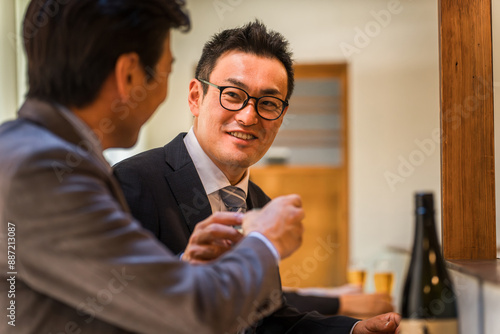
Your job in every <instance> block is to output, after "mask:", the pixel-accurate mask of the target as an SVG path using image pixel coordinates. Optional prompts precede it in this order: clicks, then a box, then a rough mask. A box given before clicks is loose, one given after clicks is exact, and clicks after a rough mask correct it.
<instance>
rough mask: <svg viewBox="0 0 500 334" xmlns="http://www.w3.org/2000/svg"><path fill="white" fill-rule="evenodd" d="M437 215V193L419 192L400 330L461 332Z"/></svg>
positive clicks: (436, 333) (425, 333)
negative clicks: (437, 228)
mask: <svg viewBox="0 0 500 334" xmlns="http://www.w3.org/2000/svg"><path fill="white" fill-rule="evenodd" d="M434 217H435V215H434V196H433V194H432V193H417V194H415V239H414V243H413V250H412V255H411V262H410V266H409V268H408V272H407V275H406V281H405V284H404V289H403V296H402V303H401V317H402V319H401V324H400V334H458V333H459V329H458V311H457V298H456V295H455V292H454V289H453V284H452V282H451V280H450V277H449V275H448V272H447V270H446V264H445V262H444V259H443V256H442V254H441V249H440V246H439V241H438V238H437V234H436V223H435V218H434Z"/></svg>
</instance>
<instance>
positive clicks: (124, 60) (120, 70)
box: [115, 52, 145, 101]
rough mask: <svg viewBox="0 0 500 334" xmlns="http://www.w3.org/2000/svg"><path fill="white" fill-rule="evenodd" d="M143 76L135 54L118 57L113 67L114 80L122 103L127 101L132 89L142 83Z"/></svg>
mask: <svg viewBox="0 0 500 334" xmlns="http://www.w3.org/2000/svg"><path fill="white" fill-rule="evenodd" d="M144 76H145V74H144V71H143V69H142V67H141V64H140V60H139V55H138V54H137V53H135V52H130V53H124V54H122V55H120V56H119V57H118V59H117V60H116V65H115V78H116V86H117V89H118V94H119V96H120V99H121V100H122V101H127V100H128V99H129V98H130V92H131V90H132V88H133V87H134V86H137V85H138V84H140V83H141V82H143V80H144ZM141 80H142V81H141Z"/></svg>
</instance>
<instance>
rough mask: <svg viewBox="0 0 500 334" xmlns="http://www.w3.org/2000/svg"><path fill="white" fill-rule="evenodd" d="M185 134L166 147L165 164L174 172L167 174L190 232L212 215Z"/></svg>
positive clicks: (166, 176)
mask: <svg viewBox="0 0 500 334" xmlns="http://www.w3.org/2000/svg"><path fill="white" fill-rule="evenodd" d="M184 136H185V133H181V134H179V135H178V136H177V137H176V138H175V139H174V140H172V141H171V142H170V143H168V144H167V145H165V147H164V149H165V162H166V163H167V164H168V165H169V166H170V168H171V169H172V170H173V171H172V172H168V173H166V174H165V178H166V179H167V182H168V184H169V186H170V188H171V189H172V194H173V195H174V197H175V199H176V201H177V204H178V206H179V208H180V209H181V212H182V215H183V216H184V219H185V221H186V223H187V225H188V228H189V230H190V232H192V231H193V229H194V227H195V225H196V224H197V223H199V222H200V221H202V220H204V219H206V218H207V217H208V216H210V215H211V214H212V209H211V207H210V202H209V201H208V196H207V194H206V192H205V189H204V188H203V184H202V183H201V180H200V177H199V176H198V172H197V171H196V167H195V166H194V163H193V160H192V159H191V157H190V156H189V153H188V151H187V149H186V146H185V145H184V141H183V138H184Z"/></svg>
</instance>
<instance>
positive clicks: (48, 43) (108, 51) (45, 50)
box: [22, 0, 191, 108]
mask: <svg viewBox="0 0 500 334" xmlns="http://www.w3.org/2000/svg"><path fill="white" fill-rule="evenodd" d="M190 25H191V24H190V19H189V15H188V14H187V13H186V11H185V9H184V0H32V1H31V3H30V4H29V6H28V9H27V12H26V16H25V18H24V22H23V36H22V38H23V40H24V47H25V50H26V54H27V58H28V82H29V90H28V94H27V97H28V98H38V99H41V100H45V101H52V102H57V103H59V104H62V105H65V106H67V107H79V108H81V107H84V106H86V105H88V104H90V103H92V102H93V101H94V100H95V99H96V98H97V94H98V93H99V91H100V89H101V87H102V84H103V83H104V81H105V79H106V78H107V77H108V76H109V75H110V74H111V73H112V71H113V70H114V68H115V64H116V61H117V59H118V57H119V56H120V55H122V54H125V53H129V52H136V53H137V54H138V55H139V58H140V62H141V65H142V66H143V67H144V68H145V69H148V71H147V73H149V74H151V73H153V75H154V68H155V66H156V64H157V62H158V61H159V59H160V56H161V54H162V53H163V45H164V43H163V42H164V40H165V38H166V37H167V34H168V31H169V30H170V29H171V28H179V29H182V30H184V31H187V30H189V29H190Z"/></svg>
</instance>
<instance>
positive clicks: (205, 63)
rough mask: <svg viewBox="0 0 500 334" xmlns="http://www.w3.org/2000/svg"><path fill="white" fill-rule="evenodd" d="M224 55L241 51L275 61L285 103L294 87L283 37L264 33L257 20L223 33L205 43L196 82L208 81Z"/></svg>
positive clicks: (285, 41) (288, 53)
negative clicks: (283, 75) (283, 80)
mask: <svg viewBox="0 0 500 334" xmlns="http://www.w3.org/2000/svg"><path fill="white" fill-rule="evenodd" d="M228 51H242V52H245V53H251V54H255V55H257V56H263V57H269V58H276V59H278V60H279V61H280V62H281V63H282V64H283V66H284V67H285V70H286V72H287V77H288V92H287V96H286V99H287V100H288V99H289V98H290V96H291V95H292V92H293V87H294V74H293V60H292V52H291V51H290V49H289V43H288V41H287V40H286V39H285V38H284V37H283V35H281V34H280V33H278V32H276V31H272V30H268V29H267V28H266V26H265V25H264V24H263V23H262V22H260V21H258V20H256V21H254V22H251V23H248V24H247V25H245V26H243V27H239V28H235V29H227V30H223V31H221V32H220V33H218V34H215V35H214V36H212V38H211V39H210V40H209V41H208V42H207V43H205V46H204V47H203V51H202V54H201V57H200V60H199V61H198V65H197V67H196V78H199V79H204V80H209V79H210V74H211V73H212V71H213V69H214V68H215V65H216V64H217V60H218V59H219V58H220V57H221V56H222V55H223V54H225V53H226V52H228ZM203 89H204V93H206V90H207V89H208V87H207V85H205V84H204V86H203Z"/></svg>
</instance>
